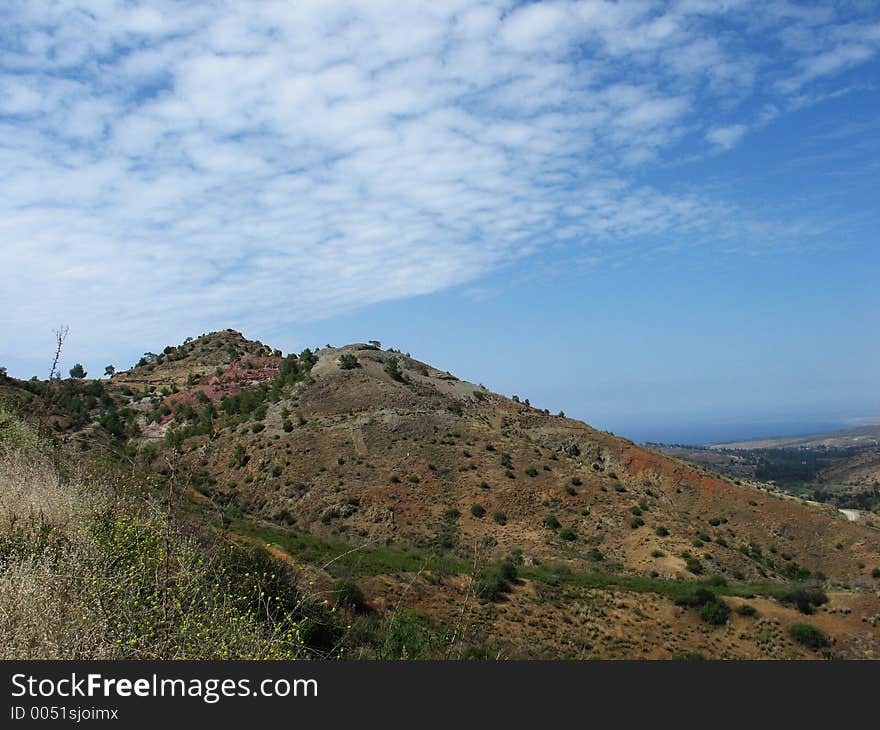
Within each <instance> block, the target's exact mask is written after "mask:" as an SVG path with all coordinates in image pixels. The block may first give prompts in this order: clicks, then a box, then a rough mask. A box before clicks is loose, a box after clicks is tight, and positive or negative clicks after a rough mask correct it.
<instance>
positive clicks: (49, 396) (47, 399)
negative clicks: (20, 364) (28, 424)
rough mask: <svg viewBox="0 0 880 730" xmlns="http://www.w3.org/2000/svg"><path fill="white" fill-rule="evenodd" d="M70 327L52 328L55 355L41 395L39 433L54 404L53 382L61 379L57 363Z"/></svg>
mask: <svg viewBox="0 0 880 730" xmlns="http://www.w3.org/2000/svg"><path fill="white" fill-rule="evenodd" d="M69 331H70V328H69V327H68V326H67V325H66V324H63V325H61V326H60V327H59V328H58V329H57V330H52V332H53V334H54V335H55V357H54V358H53V360H52V368H51V369H50V370H49V382H48V383H46V392H45V394H44V396H43V405H42V407H41V408H40V411H39V420H38V422H37V428H38V430H39V432H40V433H42V434H45V432H46V423H47V421H48V420H49V416H50V415H51V413H52V410H53V408H54V405H55V389H54V387H53V385H54V383H56V382H57V381H58V380H61V373H60V372H59V370H58V363H59V361H60V360H61V350H62V349H63V347H64V340H65V339H67V333H68V332H69Z"/></svg>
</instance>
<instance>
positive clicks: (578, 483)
mask: <svg viewBox="0 0 880 730" xmlns="http://www.w3.org/2000/svg"><path fill="white" fill-rule="evenodd" d="M571 483H572V484H573V485H574V486H575V487H579V486H581V484H583V482H582V481H581V478H580V477H572V478H571Z"/></svg>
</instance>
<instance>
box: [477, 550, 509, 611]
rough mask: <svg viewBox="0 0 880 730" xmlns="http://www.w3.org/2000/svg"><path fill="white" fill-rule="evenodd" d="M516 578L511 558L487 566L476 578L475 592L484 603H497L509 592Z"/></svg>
mask: <svg viewBox="0 0 880 730" xmlns="http://www.w3.org/2000/svg"><path fill="white" fill-rule="evenodd" d="M516 576H517V567H516V563H515V561H514V560H513V559H512V558H506V559H505V560H503V561H501V562H500V563H496V564H493V565H487V566H486V567H485V568H483V570H482V571H481V572H480V574H479V576H477V581H476V587H475V592H476V594H477V596H478V597H479V598H481V599H482V600H484V601H489V602H494V601H498V600H500V599H501V598H502V597H503V596H504V594H506V593H509V592H510V590H511V588H512V586H511V582H512V581H514V580H515V579H516Z"/></svg>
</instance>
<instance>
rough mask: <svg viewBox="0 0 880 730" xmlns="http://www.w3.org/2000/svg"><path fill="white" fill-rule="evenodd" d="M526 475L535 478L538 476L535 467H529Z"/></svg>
mask: <svg viewBox="0 0 880 730" xmlns="http://www.w3.org/2000/svg"><path fill="white" fill-rule="evenodd" d="M526 474H527V475H528V476H530V477H536V476H538V470H537V469H535V467H533V466H530V467H529V468H528V469H526Z"/></svg>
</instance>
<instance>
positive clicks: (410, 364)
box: [0, 330, 880, 658]
mask: <svg viewBox="0 0 880 730" xmlns="http://www.w3.org/2000/svg"><path fill="white" fill-rule="evenodd" d="M0 398H4V399H6V400H7V401H8V402H11V403H14V404H15V405H16V407H17V408H19V409H20V410H21V411H23V412H25V413H26V414H28V415H29V417H30V418H31V419H32V420H39V421H41V422H42V423H43V424H44V425H45V427H47V428H48V429H49V430H51V431H52V432H53V433H54V434H55V435H56V438H57V439H58V440H59V441H61V442H62V443H64V444H66V446H67V448H68V452H69V453H70V454H71V455H75V456H76V458H78V459H83V458H85V459H89V458H91V459H92V460H95V461H99V462H100V461H103V462H108V461H112V462H113V463H115V464H117V465H118V466H119V468H123V469H125V470H128V471H129V472H132V473H138V474H140V475H141V478H143V479H146V480H148V481H149V483H150V484H153V485H155V490H156V492H157V493H158V494H165V495H167V494H171V495H173V499H174V500H176V503H177V505H178V511H179V514H180V515H181V519H185V520H188V521H191V522H192V523H193V524H194V525H199V526H201V527H202V528H205V529H209V530H211V531H213V532H214V533H216V534H217V535H218V536H220V537H221V538H222V539H223V540H225V541H228V542H231V543H234V544H239V545H251V546H257V547H259V548H260V549H263V550H265V551H266V552H267V554H268V555H270V556H271V557H272V558H273V559H275V560H278V561H281V562H282V563H284V564H286V565H287V566H290V567H292V568H293V569H295V570H297V571H300V572H301V573H302V575H303V576H305V577H307V578H308V580H309V581H310V582H311V583H313V584H314V585H315V586H316V590H318V589H320V590H323V591H326V592H327V594H328V595H329V596H330V597H331V599H332V600H333V601H336V600H340V601H341V603H340V610H343V611H346V612H353V613H352V614H351V625H352V626H355V628H354V629H352V631H353V632H355V633H354V634H348V635H347V639H346V642H348V643H347V644H346V647H348V650H349V651H350V652H351V653H352V654H353V655H357V656H387V654H383V653H382V652H383V651H384V649H380V648H377V647H378V646H379V644H380V643H381V642H382V641H384V640H385V639H377V638H376V636H375V635H374V634H370V633H368V632H366V630H364V633H362V634H357V626H359V625H366V624H364V622H366V621H367V619H366V618H364V617H369V622H372V623H370V625H371V626H373V627H374V629H375V626H378V625H382V626H385V627H386V629H387V628H388V626H392V625H393V622H394V621H395V620H396V618H395V617H397V616H398V615H399V614H400V612H401V611H408V612H410V613H408V614H407V615H408V616H410V617H411V618H412V621H414V622H415V623H414V624H413V626H414V627H421V628H419V629H418V631H419V632H421V633H420V634H419V635H421V636H423V637H424V642H423V643H421V644H419V646H420V647H421V648H420V649H419V652H420V653H421V654H420V655H422V656H505V657H537V656H540V657H583V658H586V657H608V658H614V657H617V658H623V657H627V658H641V657H644V658H651V657H653V658H670V657H675V656H685V655H692V654H694V653H699V654H702V655H706V656H712V657H728V658H734V657H740V658H747V657H779V658H785V657H798V658H800V657H809V656H816V654H815V653H814V652H813V651H812V650H809V649H806V648H804V647H802V646H800V645H798V644H797V643H796V642H793V641H792V640H790V639H789V638H788V636H787V634H786V627H787V626H788V625H789V624H791V623H793V622H795V621H798V620H801V618H802V616H801V613H800V611H799V609H798V606H800V609H802V610H803V611H814V610H817V611H818V612H817V613H816V614H815V616H814V618H813V619H811V620H814V621H815V622H816V623H817V624H819V625H821V627H822V628H823V629H824V630H826V631H827V632H828V633H829V634H831V635H832V636H833V637H834V638H835V639H836V642H837V643H836V644H835V645H834V646H835V648H834V651H835V652H836V655H838V656H877V655H880V632H878V629H877V628H876V625H875V624H871V623H866V621H867V619H868V617H870V616H877V615H880V598H878V596H877V595H876V593H875V590H876V585H877V582H876V580H875V578H873V577H872V570H873V569H874V568H875V567H880V531H878V530H876V529H872V528H871V527H870V526H866V525H857V524H851V523H850V522H848V521H847V520H846V519H845V518H844V517H843V516H842V515H840V514H839V513H838V512H837V510H836V509H835V508H834V507H833V506H830V505H820V504H815V503H813V504H808V503H805V502H803V501H802V500H798V499H795V498H791V497H787V496H785V495H780V494H774V493H771V492H769V491H767V490H766V489H763V488H761V486H760V485H757V484H753V483H750V482H748V481H747V480H746V481H744V482H743V483H741V484H735V483H734V482H733V481H732V480H731V479H727V478H723V477H720V476H718V475H717V474H711V473H709V472H707V471H706V470H705V469H702V468H698V467H695V466H693V465H691V464H688V463H685V462H684V461H681V460H679V459H676V458H670V457H669V456H665V455H663V454H661V453H658V452H657V451H655V450H652V449H648V448H645V447H641V446H637V445H635V444H633V443H632V442H630V441H627V440H625V439H622V438H619V437H616V436H613V435H611V434H609V433H605V432H602V431H598V430H596V429H594V428H591V427H590V426H588V425H587V424H585V423H582V422H580V421H576V420H574V419H570V418H566V417H565V416H563V415H561V414H560V415H553V414H551V413H549V412H548V411H546V410H542V409H540V408H539V407H535V406H534V405H530V404H528V402H519V401H518V400H516V399H511V398H507V397H505V396H503V395H500V394H497V393H493V392H491V391H489V390H487V389H486V388H484V387H482V386H480V385H476V384H473V383H469V382H466V381H463V380H460V379H458V378H457V377H455V376H454V375H453V374H451V373H448V372H445V371H443V370H440V369H438V368H435V367H433V366H431V365H430V364H428V363H425V362H422V361H420V360H418V359H416V358H414V357H411V356H410V355H409V354H406V353H402V352H398V351H394V350H386V349H381V347H380V346H379V345H378V343H369V344H364V343H361V344H351V345H346V346H343V347H336V348H334V347H326V348H320V349H318V350H316V351H315V352H312V351H310V350H304V351H303V352H302V353H300V354H299V355H295V354H287V355H285V354H283V353H282V352H280V351H278V350H276V349H273V348H271V347H269V346H267V345H264V344H262V343H259V342H252V341H249V340H247V339H245V338H244V337H243V336H242V335H241V334H239V333H237V332H233V331H231V330H227V331H223V332H217V333H212V334H209V335H205V336H202V337H199V338H196V339H193V340H188V341H187V342H185V343H183V344H181V345H179V346H171V347H168V348H166V349H165V350H164V351H163V352H162V353H157V354H152V353H148V354H147V355H145V357H144V358H143V359H142V360H141V361H140V362H139V363H138V364H137V365H136V366H135V367H133V368H131V369H130V370H128V371H124V372H119V373H116V374H115V375H113V377H112V378H110V379H109V380H104V381H87V380H79V381H78V380H65V381H61V382H59V383H54V384H47V383H45V382H43V383H40V382H32V381H17V380H14V379H11V378H3V379H2V380H0ZM809 581H812V582H813V583H814V585H815V586H822V585H824V586H825V587H826V588H827V589H828V591H829V592H828V598H829V599H830V602H829V603H828V604H822V603H821V601H819V602H817V603H818V605H825V606H826V608H827V610H826V608H822V609H818V608H817V605H814V604H810V603H809V601H807V603H806V604H805V603H804V599H803V596H801V598H797V595H800V594H797V591H798V590H801V588H800V587H801V586H802V584H804V582H809ZM311 583H310V584H311ZM831 586H833V589H832V588H831ZM820 592H821V589H820ZM343 595H344V596H346V598H345V600H344V601H343V600H342V599H341V598H340V596H343ZM746 603H748V604H749V605H751V606H753V607H755V608H756V609H757V611H758V614H759V617H758V618H756V617H754V616H753V615H750V614H749V613H748V611H746V610H744V612H743V614H742V615H740V614H739V613H736V612H733V613H730V611H729V610H728V609H730V608H739V607H740V606H742V605H743V604H746ZM710 604H711V605H710ZM707 605H708V606H709V607H708V608H706V606H707ZM359 617H360V618H359ZM359 621H360V623H358V622H359ZM369 622H368V623H369ZM389 622H390V623H389ZM374 629H371V631H372V630H374ZM389 630H390V629H389ZM415 630H416V628H413V631H415ZM377 642H378V643H377ZM382 646H385V644H382ZM407 651H408V652H410V655H411V652H412V651H415V649H413V648H412V647H410V649H408V650H407Z"/></svg>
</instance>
